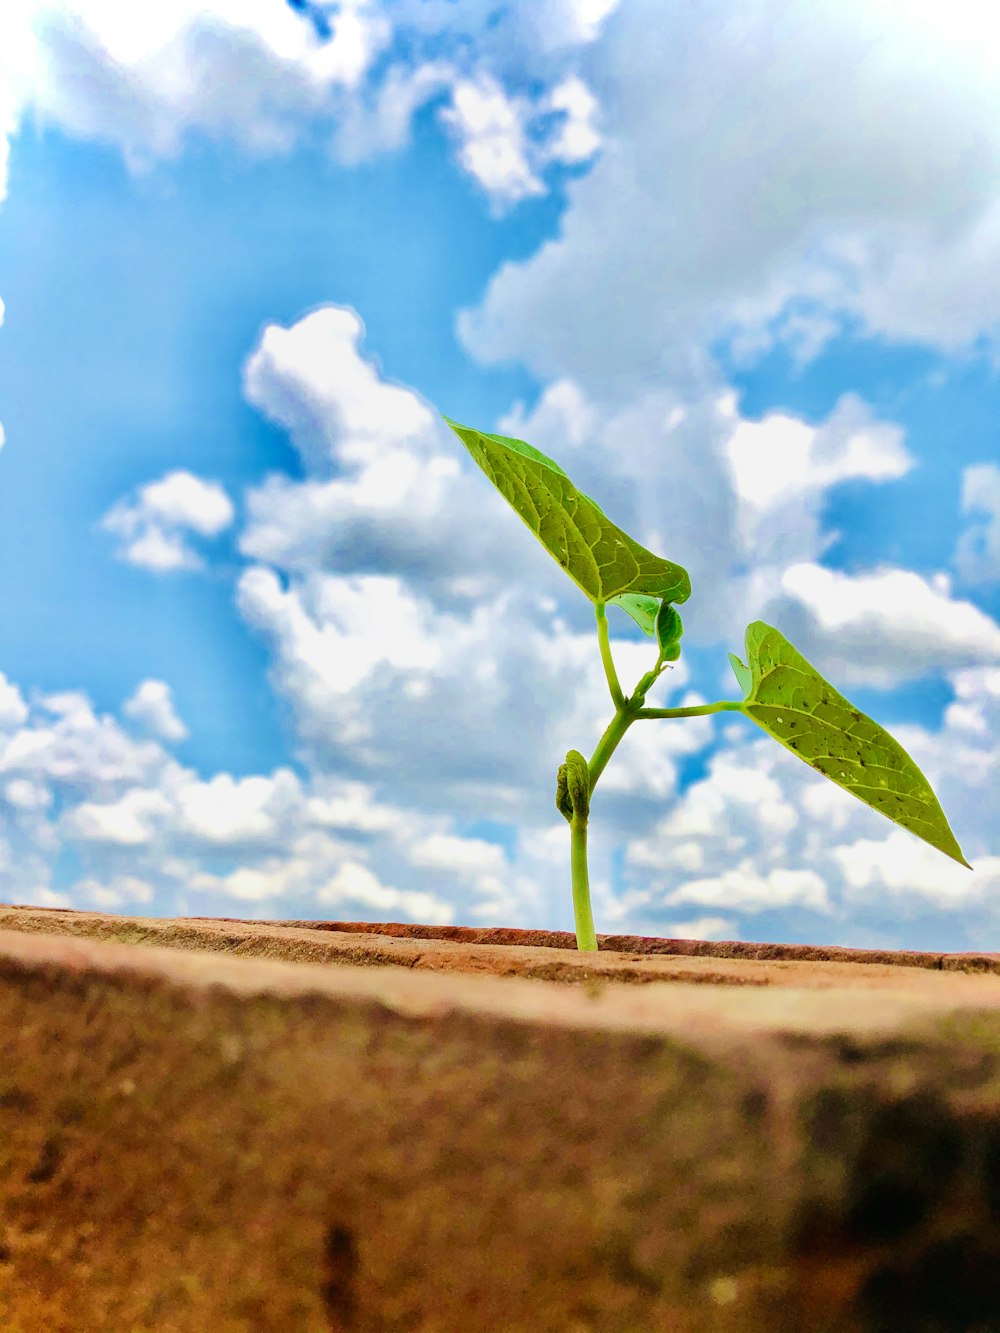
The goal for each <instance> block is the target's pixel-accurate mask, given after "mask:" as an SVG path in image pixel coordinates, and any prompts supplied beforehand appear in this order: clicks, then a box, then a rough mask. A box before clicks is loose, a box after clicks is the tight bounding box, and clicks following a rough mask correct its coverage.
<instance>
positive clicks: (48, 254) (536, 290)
mask: <svg viewBox="0 0 1000 1333" xmlns="http://www.w3.org/2000/svg"><path fill="white" fill-rule="evenodd" d="M0 200H2V202H0V297H2V300H3V307H2V309H3V312H4V322H3V328H2V329H0V421H2V423H3V435H2V436H0V439H2V441H3V447H2V450H0V570H2V571H3V587H4V598H3V612H2V615H0V898H3V899H4V900H7V901H14V902H23V903H36V904H48V905H70V906H77V907H97V908H104V909H110V910H115V911H124V912H137V911H138V912H143V913H157V914H164V915H165V914H173V913H193V914H212V915H227V916H256V917H275V916H277V917H322V918H355V919H362V920H366V919H367V920H371V919H398V920H408V919H409V920H422V921H436V922H458V923H467V924H515V925H524V926H534V925H544V926H562V927H569V926H570V925H571V920H572V914H571V910H570V898H569V885H568V878H569V875H568V833H567V829H566V825H565V823H564V822H563V820H562V819H561V817H560V816H559V815H558V813H557V812H556V810H555V806H554V787H555V772H556V768H557V766H558V764H559V762H560V761H561V759H562V757H563V755H564V754H565V751H566V750H567V749H568V748H570V747H574V748H579V749H582V750H584V751H585V752H587V753H589V752H590V750H591V749H592V747H593V745H594V743H595V741H596V740H597V737H598V736H599V734H600V732H601V730H602V729H603V726H604V725H605V723H606V722H607V720H608V718H609V716H610V711H611V705H610V701H609V699H608V696H607V688H606V685H605V682H604V678H603V675H602V673H601V668H600V661H599V658H598V654H597V645H596V638H595V635H594V627H593V615H592V608H591V606H590V604H589V603H588V602H587V601H586V600H585V599H584V598H583V597H582V596H581V595H580V593H579V592H578V591H577V589H576V588H575V587H574V586H573V585H572V584H571V583H570V582H569V580H567V579H566V578H565V576H564V575H563V574H562V572H561V571H560V570H559V569H558V567H557V566H556V565H555V564H554V562H552V561H551V560H550V559H549V557H548V556H547V555H546V554H545V552H544V551H543V550H542V549H541V548H540V547H538V546H537V545H536V544H535V543H534V541H533V539H532V538H531V536H530V534H529V533H528V531H527V530H526V529H525V528H524V527H523V525H522V524H521V523H520V522H519V520H518V519H517V517H516V516H515V515H514V514H513V513H512V512H511V511H510V510H508V509H507V507H506V506H505V505H504V503H503V501H502V500H501V499H500V498H499V497H498V496H496V495H495V494H494V493H493V492H492V491H491V489H490V487H489V484H488V483H487V482H486V480H485V479H484V478H483V477H482V475H481V474H479V473H478V472H477V471H476V470H475V468H474V466H473V464H472V463H471V460H470V459H469V458H468V457H467V456H465V454H464V451H463V450H462V449H461V446H460V445H459V443H458V441H457V440H456V439H455V437H454V436H453V435H452V434H451V433H450V431H449V430H448V429H447V427H446V426H445V425H444V423H443V422H442V421H441V419H440V414H441V413H446V414H447V415H448V416H450V417H453V418H455V419H457V420H459V421H463V422H467V423H469V424H471V425H474V426H477V427H479V428H481V429H484V430H487V431H500V432H502V433H504V434H510V435H516V436H519V437H521V438H525V439H527V440H529V441H530V442H531V443H533V444H535V445H536V446H538V447H539V448H541V449H543V450H545V451H546V452H548V453H551V454H553V455H554V456H555V457H556V458H557V459H558V460H559V461H560V462H561V463H562V465H563V466H564V467H565V468H566V470H567V471H568V472H569V473H570V475H571V476H572V477H573V478H574V480H575V481H576V482H577V483H578V484H579V485H580V487H581V488H582V489H583V490H585V491H586V492H588V493H589V494H591V495H593V496H594V497H595V498H596V499H597V500H598V501H599V503H601V504H602V506H603V507H604V508H605V509H606V510H607V512H608V513H609V515H610V516H611V517H612V518H613V519H614V520H615V521H616V522H618V523H619V524H620V525H621V526H622V527H624V528H625V529H626V530H628V531H629V532H631V533H632V534H633V535H634V536H635V537H636V538H637V539H638V540H640V541H642V542H643V543H644V544H645V545H647V546H649V547H650V548H651V549H653V550H654V551H656V552H657V553H658V554H662V555H664V556H666V557H667V558H669V559H672V560H675V561H678V562H680V563H682V564H684V565H685V566H686V567H687V568H688V569H689V570H690V572H691V577H692V583H693V594H692V597H691V600H690V601H689V603H688V604H687V606H686V607H685V624H686V626H687V631H686V635H685V639H684V647H685V651H684V654H683V656H682V658H681V660H680V662H679V663H678V664H677V667H676V669H674V670H673V671H672V672H669V673H667V674H666V676H665V677H664V678H663V679H662V680H661V681H660V682H659V683H658V685H657V687H656V696H655V698H654V697H653V696H651V697H650V700H649V702H650V703H658V704H661V705H666V704H677V703H693V702H704V701H708V700H715V699H725V698H735V697H737V695H738V689H737V686H736V682H735V680H734V679H733V678H732V675H731V672H730V670H729V667H728V664H727V660H726V653H727V651H728V650H730V649H735V650H736V651H739V650H740V649H741V646H742V641H743V630H744V627H745V626H746V624H747V623H748V622H749V621H751V620H754V619H757V618H762V619H764V620H767V621H768V622H769V623H771V624H774V625H777V626H778V627H779V628H781V629H782V630H783V632H784V633H785V634H786V635H787V636H788V637H789V638H790V639H791V640H792V641H793V642H794V643H795V644H796V645H797V646H798V647H799V649H800V650H801V651H802V652H804V653H805V654H806V656H807V657H810V658H811V659H812V660H813V661H814V662H815V663H816V665H817V666H818V667H819V668H820V669H821V670H823V671H824V672H826V673H827V674H828V675H829V677H830V678H831V679H832V680H833V681H834V683H835V684H836V685H837V686H838V687H839V688H840V689H841V690H842V691H843V692H845V693H846V694H847V695H848V696H849V697H850V698H851V699H852V700H853V701H854V702H855V703H856V704H857V705H858V706H859V707H861V708H862V709H864V710H865V711H866V712H869V713H870V714H872V715H873V716H874V717H875V718H876V719H877V720H879V721H880V722H882V723H883V724H884V725H886V726H887V727H888V728H889V729H890V730H891V731H892V732H893V734H894V735H896V736H897V738H898V739H899V740H900V741H901V742H902V743H903V744H904V745H905V746H906V748H907V749H908V750H909V751H910V752H911V753H912V754H913V756H914V757H915V758H916V759H917V761H918V763H920V764H921V766H922V767H923V768H924V771H925V772H926V773H927V775H928V777H929V778H930V780H931V782H932V783H933V784H934V786H935V787H936V789H937V791H938V793H939V795H940V797H941V801H942V804H943V806H944V808H945V811H946V812H947V814H948V815H949V817H950V819H951V822H952V825H953V827H954V829H955V832H956V834H957V836H958V838H959V840H960V842H961V843H962V846H963V849H964V851H965V854H966V856H967V857H968V859H969V860H970V861H971V862H972V864H973V865H974V867H975V869H974V871H973V872H972V873H970V872H969V871H967V870H965V869H963V868H961V867H959V866H957V865H955V864H954V863H952V862H950V861H948V860H946V859H945V858H944V857H943V856H941V855H940V854H939V853H937V852H935V851H933V850H932V849H931V848H929V847H927V846H925V845H924V844H922V843H920V842H918V841H917V840H916V839H915V838H914V837H912V836H911V835H909V834H907V833H905V832H903V831H901V830H897V829H896V828H895V827H894V826H893V825H891V824H890V823H888V822H887V821H886V820H884V819H883V818H881V817H880V816H879V815H877V814H875V813H874V812H872V811H871V810H869V809H868V808H867V807H865V806H863V805H862V804H861V803H860V802H858V801H856V800H854V799H853V798H851V797H850V796H848V795H846V794H845V793H843V792H841V791H840V790H838V789H837V788H835V787H833V786H831V785H830V784H828V783H826V782H825V780H824V779H822V778H820V777H817V776H816V775H815V774H813V773H812V772H811V771H810V770H809V769H808V768H807V767H806V766H805V765H803V764H801V763H800V762H799V761H798V760H797V759H796V758H795V757H794V756H792V755H791V754H789V753H788V752H787V751H784V750H782V749H781V748H780V747H779V746H778V745H777V744H775V743H774V742H773V741H771V740H769V739H768V738H766V737H765V736H763V735H762V733H760V732H759V731H757V729H756V728H755V727H754V726H753V725H752V724H751V723H749V722H748V721H747V720H745V719H744V718H741V717H739V716H734V715H733V714H728V715H726V714H723V715H721V716H720V717H714V718H699V719H693V720H686V721H671V722H656V723H653V722H645V723H640V724H637V725H636V726H634V727H633V729H632V731H631V732H630V733H629V735H628V736H627V738H626V740H625V741H624V743H623V744H622V746H621V748H620V750H619V752H618V754H617V755H616V756H615V758H614V760H613V762H612V764H611V766H610V767H609V769H608V770H607V773H606V774H605V777H604V779H603V780H602V786H601V788H600V790H599V792H598V794H597V796H596V798H595V802H594V808H593V812H592V824H591V858H592V865H591V876H592V881H593V882H594V895H595V913H596V917H597V924H598V929H599V930H606V931H622V930H629V931H638V932H643V933H655V934H672V935H687V936H697V937H705V938H745V939H784V940H803V941H813V942H817V943H819V942H832V943H840V944H854V945H890V944H892V945H903V946H908V947H915V948H949V949H955V948H963V947H989V948H994V949H995V948H998V947H1000V795H998V791H1000V625H998V617H1000V467H998V457H1000V448H998V445H1000V384H998V374H1000V284H998V282H997V280H996V275H997V273H998V272H1000V17H998V16H997V15H996V14H995V13H994V11H993V9H992V7H990V6H987V5H984V4H983V3H982V2H981V0H952V2H951V3H950V4H948V5H941V4H940V3H937V2H936V0H704V2H703V3H700V4H697V5H692V4H688V3H680V2H679V0H671V2H670V3H667V4H665V3H664V0H511V2H510V3H506V4H500V5H497V4H496V3H493V0H490V2H489V3H487V2H486V0H462V3H461V4H454V3H451V2H450V0H342V3H339V4H334V3H316V4H313V3H311V2H310V0H296V2H295V3H290V2H289V0H169V2H168V3H163V4H160V5H137V4H135V3H134V0H6V2H5V3H4V4H3V5H2V6H0ZM611 615H612V616H614V617H615V619H614V621H613V624H612V632H613V636H614V644H615V652H616V657H617V660H618V665H619V674H620V675H621V676H622V677H623V681H624V682H625V683H627V684H628V685H631V684H632V683H633V682H634V680H635V679H636V678H637V677H638V676H639V675H641V674H642V673H643V672H644V671H645V670H646V669H647V668H648V666H650V665H651V662H650V661H649V660H648V659H649V658H650V650H649V645H648V641H646V640H644V639H642V637H641V635H639V633H638V631H637V630H636V629H635V627H634V626H632V624H631V622H630V621H629V620H627V618H626V617H625V616H624V615H623V614H621V613H619V612H618V611H617V610H613V611H612V612H611Z"/></svg>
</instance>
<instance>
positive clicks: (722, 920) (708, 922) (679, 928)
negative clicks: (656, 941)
mask: <svg viewBox="0 0 1000 1333" xmlns="http://www.w3.org/2000/svg"><path fill="white" fill-rule="evenodd" d="M734 928H735V922H734V921H733V919H732V918H731V917H725V916H698V917H695V918H694V920H693V921H673V922H671V923H670V925H669V926H668V927H667V934H668V935H669V936H670V937H671V938H673V939H677V940H724V939H727V938H732V936H731V935H730V932H731V931H732V930H733V929H734Z"/></svg>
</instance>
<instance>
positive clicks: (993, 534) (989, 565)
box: [955, 463, 1000, 584]
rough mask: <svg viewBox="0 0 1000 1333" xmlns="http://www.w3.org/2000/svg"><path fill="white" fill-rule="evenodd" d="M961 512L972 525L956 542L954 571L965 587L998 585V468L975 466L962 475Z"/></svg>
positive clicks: (999, 528)
mask: <svg viewBox="0 0 1000 1333" xmlns="http://www.w3.org/2000/svg"><path fill="white" fill-rule="evenodd" d="M962 512H963V513H965V514H971V515H972V516H973V517H972V522H971V523H970V524H969V525H968V527H967V528H966V529H965V531H964V532H963V533H962V535H961V537H960V538H959V542H958V547H957V549H956V551H955V568H956V570H957V571H958V574H959V577H960V578H962V579H963V580H964V581H965V582H966V583H972V584H975V583H996V582H998V581H1000V467H997V465H996V463H977V464H976V465H975V466H974V467H967V468H966V469H965V471H964V472H963V473H962Z"/></svg>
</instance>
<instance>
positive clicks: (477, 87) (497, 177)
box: [442, 74, 545, 205]
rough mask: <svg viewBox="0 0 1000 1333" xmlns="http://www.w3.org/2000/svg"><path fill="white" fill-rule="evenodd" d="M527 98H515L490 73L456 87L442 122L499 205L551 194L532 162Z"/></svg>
mask: <svg viewBox="0 0 1000 1333" xmlns="http://www.w3.org/2000/svg"><path fill="white" fill-rule="evenodd" d="M530 114H531V113H530V106H529V104H528V103H527V101H526V99H524V98H519V97H510V96H508V95H507V93H505V92H504V90H503V88H502V87H501V86H500V84H499V83H497V81H496V80H495V79H494V78H492V77H490V76H489V75H488V74H482V75H480V76H479V78H478V79H474V80H473V79H464V80H461V81H460V82H459V83H457V84H456V85H455V88H454V91H453V93H452V104H451V106H450V107H449V108H447V109H446V110H445V111H443V112H442V120H443V121H444V123H445V124H446V125H447V126H448V127H449V128H450V129H451V130H452V131H453V132H454V134H455V136H456V138H457V139H458V142H459V150H458V160H459V162H460V164H461V165H462V166H463V167H464V168H465V170H466V171H467V172H468V173H469V175H470V176H474V177H475V179H476V180H477V181H478V182H479V184H480V185H481V186H482V187H483V189H484V190H485V191H486V192H487V194H488V195H490V197H491V198H492V199H495V200H496V201H497V202H498V203H499V204H501V205H503V204H514V203H517V202H518V200H520V199H525V198H527V197H528V196H529V195H533V194H534V195H538V194H544V193H545V187H544V185H543V184H542V182H541V181H540V180H539V179H538V177H537V176H536V175H535V173H534V171H533V170H532V167H531V164H530V161H529V151H528V150H529V145H528V137H527V133H526V127H525V122H526V120H527V119H528V117H529V116H530Z"/></svg>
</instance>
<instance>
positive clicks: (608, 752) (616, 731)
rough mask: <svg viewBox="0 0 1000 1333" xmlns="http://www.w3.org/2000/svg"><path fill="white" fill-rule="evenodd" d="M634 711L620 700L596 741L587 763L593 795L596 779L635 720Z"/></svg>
mask: <svg viewBox="0 0 1000 1333" xmlns="http://www.w3.org/2000/svg"><path fill="white" fill-rule="evenodd" d="M635 718H636V713H635V712H634V710H632V709H631V708H629V707H628V705H627V703H626V702H625V700H624V699H623V700H622V703H621V706H620V707H619V709H618V711H617V712H616V713H615V715H614V717H613V718H612V719H611V721H610V722H609V723H608V725H607V727H606V729H605V732H604V735H603V736H602V737H601V739H600V740H599V741H598V742H597V747H596V749H595V750H594V753H593V754H592V755H591V758H590V763H589V764H588V765H587V771H588V773H589V774H590V791H591V794H592V795H593V791H594V788H595V787H596V786H597V779H598V778H599V777H600V776H601V774H602V773H603V772H604V770H605V768H606V767H607V764H608V760H609V759H610V758H611V756H612V755H613V754H614V752H615V750H617V748H618V742H619V741H620V740H621V738H622V737H623V736H624V735H625V733H626V731H628V729H629V727H630V726H631V725H632V723H633V722H634V721H635Z"/></svg>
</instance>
